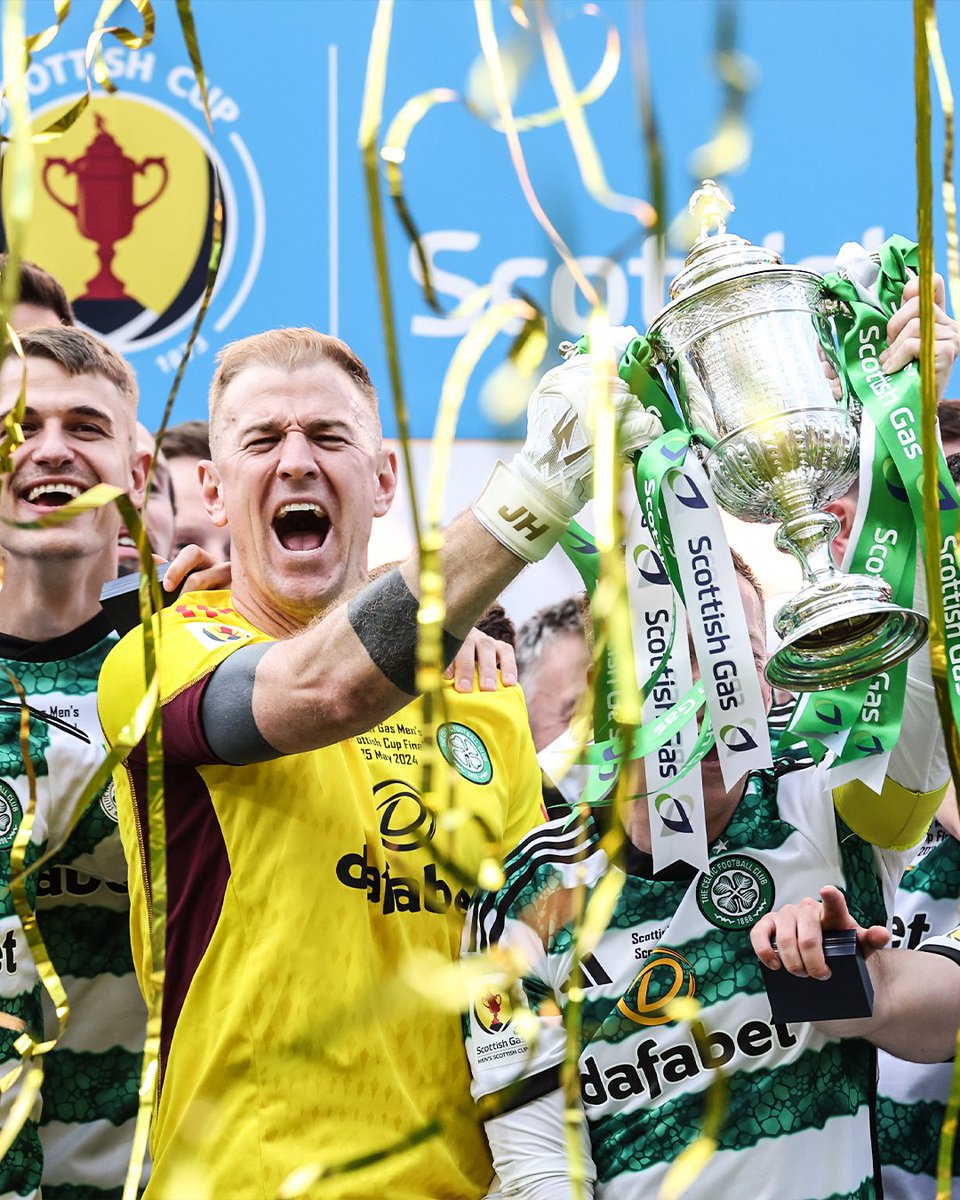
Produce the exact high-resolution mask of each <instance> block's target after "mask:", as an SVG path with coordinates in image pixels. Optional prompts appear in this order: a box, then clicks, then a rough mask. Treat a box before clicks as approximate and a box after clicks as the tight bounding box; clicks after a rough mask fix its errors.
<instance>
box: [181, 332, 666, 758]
mask: <svg viewBox="0 0 960 1200" xmlns="http://www.w3.org/2000/svg"><path fill="white" fill-rule="evenodd" d="M614 335H615V336H614V349H615V353H617V355H619V352H620V351H622V349H623V347H624V346H625V345H626V344H627V343H628V342H629V340H630V339H631V338H632V337H633V335H634V331H633V330H632V329H624V330H623V331H614ZM598 372H600V373H603V374H605V376H606V379H607V381H608V386H609V389H610V393H611V395H612V397H613V401H614V404H615V406H616V411H617V422H618V431H619V435H620V449H621V451H622V452H623V453H624V454H630V453H635V452H636V451H638V450H640V449H642V448H643V447H644V446H645V445H647V443H648V442H649V441H651V440H652V439H653V438H654V437H656V436H657V435H658V434H659V433H660V431H661V427H660V423H659V421H658V420H657V418H656V417H655V416H652V415H651V414H649V413H647V412H645V411H644V410H643V408H642V407H641V406H640V404H639V402H638V401H637V400H636V399H635V397H633V396H632V395H631V394H630V393H629V391H628V390H627V388H626V385H625V384H624V383H623V382H622V381H621V380H620V379H619V377H618V376H617V374H616V370H615V360H614V359H613V358H612V357H611V359H610V360H609V361H604V360H602V359H599V358H597V357H595V356H592V355H581V356H578V357H577V358H575V359H573V360H570V361H568V362H566V363H564V364H562V365H561V366H559V367H556V368H554V369H553V370H552V371H549V372H548V373H547V374H546V375H545V376H544V378H543V380H541V382H540V385H539V387H538V388H537V389H536V391H535V392H534V394H533V396H532V397H531V400H530V407H529V410H528V432H527V439H526V442H525V443H524V446H523V448H522V449H521V451H520V452H519V454H517V455H516V457H515V458H514V459H513V462H512V463H511V464H510V465H509V466H508V465H505V464H503V463H499V464H498V465H497V467H496V468H495V470H494V472H493V475H492V476H491V478H490V480H489V481H488V483H487V485H486V487H485V488H484V490H483V492H482V493H481V495H480V498H479V499H478V500H477V502H476V504H475V505H474V506H473V508H472V510H471V511H469V512H465V513H463V514H461V515H460V516H459V517H458V518H457V519H456V520H455V521H454V522H453V524H452V525H451V526H450V527H449V528H448V529H447V530H446V532H445V540H444V546H443V550H442V552H441V565H442V570H443V574H444V585H445V604H446V612H445V617H444V623H443V624H444V630H445V633H446V635H447V637H446V638H445V643H446V654H447V658H446V661H447V662H449V661H450V659H451V658H452V657H453V654H454V653H455V650H456V646H457V645H458V644H459V642H460V640H461V639H462V638H463V637H464V636H465V634H466V633H467V631H468V630H469V629H470V627H471V626H472V625H473V624H474V623H475V621H476V620H477V618H478V617H479V616H480V614H481V613H482V612H483V610H484V609H485V608H486V607H487V606H488V605H489V604H490V603H491V602H492V601H493V600H494V599H495V598H496V597H497V596H498V595H499V594H500V592H501V591H502V590H503V588H504V587H505V586H506V585H507V584H508V583H509V582H510V581H511V580H512V579H513V578H514V577H515V576H516V575H517V574H519V572H520V571H521V570H522V569H523V567H524V566H525V565H526V564H527V563H528V562H536V561H538V560H539V559H541V558H543V557H544V555H545V554H546V553H547V552H548V551H549V550H550V549H551V548H552V547H553V546H554V545H555V544H556V542H557V541H558V539H559V537H560V535H561V534H562V532H563V530H564V529H565V528H566V526H567V523H568V521H569V520H570V518H571V517H572V516H573V515H574V514H575V513H577V512H578V511H579V510H580V508H581V507H582V506H583V504H584V503H585V502H586V500H587V499H588V497H589V494H590V490H591V488H590V484H591V477H592V473H593V447H592V421H591V415H590V409H591V403H592V398H593V394H594V388H595V387H596V378H597V374H598ZM418 596H419V563H418V560H417V558H416V557H415V556H414V557H413V558H411V559H409V560H408V561H407V562H405V563H403V564H401V566H400V567H399V568H397V569H395V570H393V571H390V572H388V573H387V574H385V575H383V576H381V577H380V578H379V579H377V580H375V581H374V582H373V583H372V584H370V585H368V586H367V587H366V588H364V589H363V590H362V591H361V592H359V593H357V594H356V595H355V596H354V597H353V598H352V599H351V600H350V601H349V602H347V603H345V604H342V605H341V606H339V607H338V608H336V609H334V610H333V611H330V612H328V613H326V614H325V615H324V616H323V617H322V618H320V619H318V620H317V621H315V622H313V623H312V624H311V625H310V626H309V627H308V628H307V629H306V630H304V632H303V633H300V634H297V635H296V636H294V637H290V638H288V639H285V640H283V641H279V642H275V643H272V644H270V645H267V646H263V645H258V646H251V647H246V648H242V649H240V650H238V651H237V652H235V653H234V654H232V655H231V656H230V658H229V659H228V660H227V661H226V662H225V663H223V664H222V665H221V666H219V667H218V668H217V670H216V671H215V672H214V674H213V675H212V677H211V679H210V682H209V684H208V686H207V689H206V693H205V696H204V705H203V711H202V719H203V726H204V731H205V733H206V734H207V735H208V737H209V740H210V744H211V746H212V747H213V749H214V750H215V751H216V752H217V753H218V754H220V755H221V756H222V757H223V758H224V759H225V760H226V761H228V762H245V761H256V760H257V759H262V758H267V757H270V756H271V754H292V753H297V752H300V751H305V750H308V749H314V748H316V747H319V746H323V745H329V744H332V743H334V742H337V741H339V740H341V739H342V738H344V737H349V736H352V735H353V734H356V733H359V732H361V731H363V730H365V729H369V728H370V727H371V726H372V725H375V724H376V723H378V722H379V721H381V720H383V719H384V718H385V717H387V716H388V715H389V714H390V713H392V712H394V711H395V710H396V709H398V708H400V707H401V706H402V705H404V704H405V703H407V701H408V699H409V697H410V696H411V695H413V694H414V692H415V670H414V664H415V656H416V642H417V629H418V624H417V614H418V606H419V599H418ZM224 718H226V719H224Z"/></svg>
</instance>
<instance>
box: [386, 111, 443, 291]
mask: <svg viewBox="0 0 960 1200" xmlns="http://www.w3.org/2000/svg"><path fill="white" fill-rule="evenodd" d="M459 99H460V97H459V95H458V94H457V93H456V92H454V91H451V90H450V89H449V88H431V89H430V90H429V91H428V92H421V93H420V95H419V96H411V98H410V99H409V100H408V101H407V102H406V103H405V104H404V105H403V106H402V107H401V109H400V111H399V112H398V113H397V115H396V116H395V117H394V118H393V120H392V121H391V122H390V127H389V129H388V130H387V135H386V137H385V138H384V142H383V149H382V150H381V151H380V157H381V158H382V159H383V161H384V162H385V163H386V164H387V183H388V184H389V187H390V198H391V200H392V201H393V207H394V209H395V211H396V214H397V216H398V217H399V218H400V224H401V225H402V226H403V228H404V230H405V231H406V234H407V237H408V238H409V239H410V241H411V243H412V245H413V248H414V252H415V253H416V256H417V261H418V262H419V263H420V274H421V277H422V279H423V294H424V298H425V299H426V302H427V304H428V305H429V306H430V308H432V309H433V311H434V312H435V313H440V312H442V310H441V308H440V305H439V303H438V302H437V294H436V291H435V290H434V287H433V280H432V279H431V274H430V264H429V262H428V261H427V256H426V253H425V252H424V249H423V243H422V241H421V239H420V231H419V230H418V228H417V226H416V223H415V222H414V219H413V217H412V215H411V213H410V209H409V208H408V206H407V201H406V197H405V195H404V189H403V171H402V164H403V161H404V159H405V158H406V157H407V143H408V142H409V141H410V138H411V136H412V134H413V131H414V129H415V128H416V127H417V125H419V124H420V122H421V121H422V120H423V118H424V117H425V116H426V115H427V113H428V112H430V110H431V109H432V108H434V107H435V105H437V104H449V103H450V102H451V101H454V100H459Z"/></svg>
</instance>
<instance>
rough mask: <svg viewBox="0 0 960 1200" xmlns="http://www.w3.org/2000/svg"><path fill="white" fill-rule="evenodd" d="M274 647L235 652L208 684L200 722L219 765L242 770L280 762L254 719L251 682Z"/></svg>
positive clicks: (257, 646)
mask: <svg viewBox="0 0 960 1200" xmlns="http://www.w3.org/2000/svg"><path fill="white" fill-rule="evenodd" d="M272 645H273V643H272V642H261V643H260V644H258V645H255V646H244V647H243V648H242V649H240V650H235V651H234V652H233V654H231V655H230V657H229V658H227V659H224V661H223V662H222V663H221V664H220V665H219V666H218V667H217V668H216V669H215V670H214V672H213V674H212V675H211V676H210V678H209V679H208V680H207V686H206V687H205V688H204V691H203V697H202V699H201V701H200V721H201V724H202V725H203V736H204V737H205V738H206V740H207V745H209V747H210V749H211V750H212V751H213V753H214V754H215V755H216V756H217V758H219V759H220V760H221V761H222V762H225V763H230V764H231V765H232V766H236V767H243V766H247V765H248V764H249V763H256V762H266V761H267V760H268V759H271V758H280V757H281V754H280V751H279V750H275V749H274V748H273V746H271V745H270V743H269V742H268V741H267V740H266V738H265V737H264V736H263V734H262V733H261V732H260V730H259V729H258V728H257V723H256V721H255V720H254V717H253V681H254V678H255V676H256V674H257V664H258V663H259V662H260V659H261V658H263V656H264V654H266V652H267V651H268V650H269V649H270V647H271V646H272Z"/></svg>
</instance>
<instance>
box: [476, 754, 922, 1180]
mask: <svg viewBox="0 0 960 1200" xmlns="http://www.w3.org/2000/svg"><path fill="white" fill-rule="evenodd" d="M909 857H910V852H907V853H906V854H904V853H900V852H895V851H890V850H877V849H875V848H874V847H872V846H870V845H868V844H867V843H866V842H864V841H863V840H862V839H861V838H859V837H857V836H856V835H854V834H853V833H852V832H851V831H850V830H849V829H848V828H847V827H846V826H845V825H844V823H843V822H842V820H841V819H840V818H839V817H838V816H837V815H836V813H835V811H834V807H833V802H832V797H831V794H830V791H829V788H828V786H827V782H826V779H825V777H824V775H823V774H822V773H821V772H820V771H819V770H816V769H813V768H807V769H801V770H797V771H795V772H793V773H790V774H785V775H783V776H782V777H781V778H779V779H776V778H775V777H774V775H773V774H772V773H763V774H759V775H755V776H751V777H750V779H749V780H748V783H747V787H746V790H745V793H744V796H743V798H742V799H741V801H740V804H739V805H738V807H737V809H736V811H735V813H734V815H733V818H732V820H731V821H730V823H729V825H728V826H727V828H726V830H725V831H724V833H723V836H722V837H721V838H720V839H718V840H716V841H714V842H713V843H712V845H711V846H710V863H709V870H708V871H707V872H705V873H703V874H697V875H694V873H693V872H692V871H690V870H689V869H688V868H685V867H682V866H678V867H677V868H674V869H671V871H669V872H665V873H663V875H661V876H659V877H657V878H656V879H654V878H651V877H650V871H651V863H650V859H649V856H647V855H644V854H642V853H641V852H639V851H637V850H635V849H634V848H633V847H630V846H628V848H627V855H626V861H625V863H624V865H623V867H622V868H621V867H618V866H612V865H611V863H610V862H609V860H608V858H607V855H606V853H605V852H604V851H603V850H602V849H601V848H600V846H599V843H598V838H597V834H596V831H595V830H593V829H592V828H590V829H589V831H588V833H587V836H586V837H584V834H583V832H582V831H580V830H578V829H576V828H570V829H566V828H565V827H564V822H562V821H554V822H552V823H550V824H548V825H545V826H542V827H541V828H539V829H537V830H535V831H534V832H532V833H531V834H529V835H528V837H527V838H525V839H524V841H523V842H521V843H520V845H519V846H518V848H517V850H516V851H515V852H514V853H513V855H511V857H510V858H509V860H508V862H507V864H506V882H505V884H504V886H503V887H502V888H501V889H500V891H499V892H497V893H495V894H481V895H480V896H479V897H478V898H477V899H476V900H475V902H474V905H473V908H472V910H471V913H470V916H469V918H468V925H467V931H466V939H467V941H466V946H467V951H468V953H469V952H470V950H471V949H472V950H474V951H483V950H484V949H486V948H487V947H488V946H489V945H490V944H491V943H493V942H498V941H499V942H503V943H505V944H507V945H512V946H515V947H517V948H519V949H521V950H522V952H523V954H524V955H525V956H527V958H528V960H529V961H530V963H531V965H530V967H529V969H528V971H527V972H526V976H525V978H524V979H523V994H524V999H525V1002H526V1004H527V1005H528V1006H529V1008H530V1009H531V1011H532V1012H533V1013H534V1014H539V1013H540V1012H541V1010H542V1009H543V1010H544V1011H545V1012H546V1013H550V1012H555V1011H556V1007H557V1006H560V1007H561V1008H563V1007H564V1006H565V1004H566V996H567V991H568V987H569V984H570V974H571V971H572V969H573V965H574V947H573V937H572V929H571V926H570V924H569V913H570V911H571V909H570V903H571V901H570V895H572V890H573V889H574V888H575V886H576V885H577V884H578V883H579V882H580V881H581V879H582V880H583V882H584V883H585V887H586V902H587V904H589V902H590V898H591V897H592V895H593V894H594V891H595V889H596V887H597V886H598V884H599V883H600V881H601V880H602V879H603V877H604V876H605V875H606V874H607V873H608V872H609V871H611V870H622V871H623V889H622V891H621V892H620V895H619V898H618V900H617V902H616V906H615V908H614V911H613V913H612V915H611V917H610V920H609V923H608V925H607V928H606V930H605V932H604V933H603V935H602V936H601V938H600V940H599V942H598V943H597V945H596V947H595V949H594V950H593V952H592V953H591V954H590V955H589V956H588V957H587V959H586V960H585V961H584V962H583V964H582V986H583V988H584V1003H583V1007H582V1015H583V1025H582V1039H581V1051H580V1059H579V1062H580V1081H581V1099H582V1102H583V1106H584V1109H585V1112H586V1118H587V1122H588V1125H589V1131H590V1140H591V1145H592V1151H593V1157H594V1161H595V1165H596V1169H597V1185H596V1195H597V1196H598V1197H601V1198H602V1200H627V1198H628V1197H629V1198H631V1200H634V1198H636V1197H639V1196H651V1197H653V1196H656V1195H657V1194H658V1192H659V1188H660V1185H661V1183H662V1181H663V1178H664V1175H665V1173H666V1171H667V1169H668V1167H669V1166H670V1164H671V1163H672V1162H673V1161H674V1160H675V1159H676V1157H677V1155H678V1154H679V1153H680V1152H681V1151H682V1150H683V1149H684V1147H686V1146H688V1145H690V1144H691V1143H692V1142H693V1141H694V1140H695V1139H696V1138H697V1137H698V1136H699V1134H700V1133H701V1130H702V1127H703V1120H704V1113H705V1103H706V1091H707V1088H708V1086H709V1085H710V1083H711V1082H712V1081H713V1080H714V1079H715V1077H716V1074H715V1073H716V1069H717V1068H723V1070H724V1074H725V1076H726V1100H725V1113H724V1117H723V1122H722V1127H721V1130H720V1134H719V1144H718V1148H717V1151H716V1153H715V1154H714V1155H713V1156H712V1158H711V1159H710V1161H709V1162H708V1163H707V1165H706V1167H705V1169H704V1170H703V1172H702V1173H701V1174H700V1175H699V1176H698V1178H697V1179H696V1180H695V1181H694V1182H693V1183H692V1184H691V1186H690V1188H689V1190H688V1191H686V1192H685V1193H684V1196H685V1200H717V1198H718V1197H723V1198H724V1200H726V1198H727V1197H735V1196H745V1197H749V1198H750V1200H840V1198H841V1197H845V1198H852V1197H858V1198H861V1200H869V1198H873V1197H875V1196H877V1195H878V1194H879V1193H878V1191H877V1188H876V1183H875V1178H876V1164H875V1162H874V1155H873V1148H872V1143H873V1138H872V1128H871V1104H870V1100H871V1093H872V1090H873V1081H874V1077H875V1060H874V1053H873V1051H872V1049H871V1047H870V1046H868V1045H867V1043H865V1042H862V1041H860V1040H848V1041H837V1040H834V1039H830V1038H828V1037H826V1036H825V1035H823V1034H821V1033H819V1032H817V1031H816V1030H815V1029H813V1027H812V1026H810V1025H806V1024H796V1025H783V1024H773V1023H772V1021H771V1016H770V1005H769V1002H768V1000H767V996H766V993H765V991H764V987H763V982H762V977H761V972H760V967H759V963H758V961H757V959H756V957H755V955H754V954H753V951H752V949H751V947H750V942H749V936H748V935H749V931H750V928H751V926H752V925H753V924H754V923H755V922H756V921H757V920H758V919H759V918H760V917H761V916H763V915H764V914H765V913H767V912H769V911H770V910H771V909H773V908H776V907H779V906H780V905H783V904H785V903H789V902H791V901H798V900H800V899H801V898H802V897H804V896H807V895H817V893H818V891H819V889H820V887H822V886H823V885H824V884H825V883H828V882H833V883H836V884H838V885H840V886H841V887H843V888H844V889H845V890H846V892H847V895H848V898H849V900H850V903H851V908H852V909H853V910H854V912H855V915H856V917H857V919H858V920H860V921H861V922H862V923H864V924H868V925H869V924H873V923H876V922H878V921H879V922H881V923H883V922H884V921H885V919H886V912H887V905H888V904H889V903H890V901H892V897H893V892H894V888H895V886H896V881H897V880H898V879H899V876H900V873H901V871H902V869H903V866H904V859H905V858H909ZM664 876H671V877H664ZM565 893H569V895H565ZM498 982H499V983H500V986H498ZM505 992H506V988H504V987H503V986H502V981H497V980H496V979H495V978H494V979H493V980H491V981H486V982H482V983H480V984H479V985H477V987H476V988H475V990H474V993H473V1003H472V1005H471V1008H470V1010H469V1013H468V1017H467V1048H468V1053H469V1056H470V1060H471V1066H472V1069H473V1076H474V1095H475V1097H477V1098H479V1097H481V1096H486V1095H490V1094H493V1093H502V1092H503V1091H504V1089H509V1088H510V1087H511V1085H516V1084H517V1082H518V1080H523V1081H524V1083H523V1085H522V1087H521V1088H520V1090H519V1093H517V1092H515V1093H509V1092H508V1093H507V1094H508V1095H512V1096H513V1099H512V1100H511V1101H509V1103H511V1104H516V1103H517V1102H518V1096H519V1098H520V1099H521V1100H522V1097H523V1095H524V1094H525V1095H527V1096H529V1097H533V1096H535V1095H543V1094H545V1093H546V1092H547V1091H549V1090H551V1089H552V1087H554V1086H556V1085H557V1080H558V1077H559V1076H558V1068H559V1065H560V1063H561V1061H562V1059H563V1056H564V1050H565V1046H564V1038H565V1034H564V1031H563V1029H562V1028H560V1026H559V1023H558V1022H557V1021H556V1019H555V1018H554V1017H550V1016H549V1015H548V1016H546V1017H545V1018H541V1020H540V1022H539V1030H538V1037H537V1039H536V1042H535V1044H533V1045H531V1044H528V1042H527V1041H526V1039H525V1037H523V1036H520V1035H519V1034H518V1032H517V1030H516V1027H515V1024H514V1014H512V1013H511V1012H510V1011H509V1003H507V1002H506V1000H505ZM687 996H689V997H693V998H694V999H695V1000H696V1001H698V1002H699V1004H700V1005H701V1006H702V1007H701V1010H700V1017H701V1020H702V1022H703V1025H704V1027H705V1030H706V1036H705V1037H704V1038H703V1039H701V1040H700V1041H697V1040H696V1039H695V1038H694V1037H693V1035H692V1033H691V1029H690V1025H689V1023H688V1022H687V1021H677V1020H673V1019H670V1018H669V1017H668V1016H667V1015H666V1013H665V1012H664V1005H665V1004H666V1002H668V1001H669V1000H672V999H676V998H681V997H687ZM531 1111H533V1110H531Z"/></svg>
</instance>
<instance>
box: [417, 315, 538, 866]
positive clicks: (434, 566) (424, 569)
mask: <svg viewBox="0 0 960 1200" xmlns="http://www.w3.org/2000/svg"><path fill="white" fill-rule="evenodd" d="M530 315H531V309H530V307H529V305H527V304H525V303H524V302H523V301H519V300H508V301H505V302H503V303H502V304H497V305H495V306H494V307H492V308H489V309H487V311H486V312H485V313H484V314H483V315H482V316H481V317H480V319H479V320H478V321H476V322H475V323H474V325H473V326H472V327H471V329H470V331H469V332H468V333H467V334H466V336H465V337H464V338H463V339H462V340H461V341H460V342H459V344H458V345H457V348H456V350H455V351H454V354H453V357H452V359H451V360H450V366H449V367H448V368H447V373H446V375H445V376H444V381H443V387H442V389H441V393H440V405H439V409H438V412H437V420H436V425H435V427H434V434H433V442H432V451H431V460H430V477H429V481H428V486H427V501H426V525H425V529H424V532H423V535H422V537H421V541H420V609H419V612H418V614H417V622H418V638H417V691H418V692H420V693H421V697H422V699H421V703H422V706H423V722H422V737H423V743H422V750H421V764H422V770H423V780H422V786H421V794H422V797H423V802H424V804H426V806H427V807H428V808H429V809H431V810H432V811H434V812H438V811H443V810H449V809H450V808H451V795H452V793H451V791H450V789H449V788H448V791H447V793H446V795H444V796H441V795H440V794H439V790H438V788H437V782H438V776H440V777H441V778H444V779H449V778H450V774H449V772H447V771H445V770H444V768H445V766H446V763H445V760H444V759H443V758H442V756H441V755H440V753H439V750H438V748H437V727H438V725H439V723H440V717H439V716H438V713H442V709H443V706H444V702H443V667H444V663H443V625H444V619H445V617H446V602H445V599H444V583H443V568H442V564H441V561H440V552H441V550H442V548H443V532H442V530H441V528H440V525H441V521H442V520H443V498H444V495H445V493H446V486H447V479H448V475H449V468H450V458H451V453H452V450H453V442H454V438H455V436H456V431H457V420H458V418H459V415H460V409H461V407H462V405H463V398H464V395H465V394H466V389H467V384H468V383H469V381H470V377H471V376H472V374H473V372H474V370H475V369H476V366H477V363H478V362H479V361H480V359H481V357H482V356H483V354H484V352H485V351H486V350H487V349H488V347H489V346H490V344H491V343H492V342H493V340H494V338H495V337H496V336H497V335H498V334H499V333H501V332H502V330H503V329H504V327H505V326H506V325H507V323H508V322H509V321H511V320H512V319H513V318H514V317H517V316H520V317H529V316H530ZM491 850H492V847H491ZM450 857H452V855H451V856H450ZM480 871H481V873H482V874H483V875H484V877H485V883H486V884H487V886H489V884H490V882H493V883H494V884H495V886H496V887H499V886H500V884H501V883H502V881H503V876H502V873H501V871H500V867H499V864H498V863H496V862H495V859H494V857H493V855H492V854H489V855H488V856H487V858H486V859H485V860H484V862H483V863H481V865H480ZM473 882H474V885H475V884H476V880H474V881H473Z"/></svg>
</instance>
